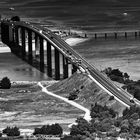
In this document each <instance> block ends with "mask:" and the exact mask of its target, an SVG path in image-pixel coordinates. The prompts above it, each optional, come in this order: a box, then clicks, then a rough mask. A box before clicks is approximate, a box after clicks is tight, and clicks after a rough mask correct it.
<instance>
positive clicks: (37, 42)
mask: <svg viewBox="0 0 140 140" xmlns="http://www.w3.org/2000/svg"><path fill="white" fill-rule="evenodd" d="M35 56H36V57H37V56H39V37H38V35H37V34H35Z"/></svg>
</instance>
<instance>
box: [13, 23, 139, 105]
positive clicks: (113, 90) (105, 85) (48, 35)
mask: <svg viewBox="0 0 140 140" xmlns="http://www.w3.org/2000/svg"><path fill="white" fill-rule="evenodd" d="M15 24H16V25H18V24H19V25H20V26H26V27H28V28H30V29H31V30H33V31H35V32H37V33H38V34H39V35H40V36H42V37H43V38H44V39H46V40H47V41H49V42H50V43H51V44H52V46H54V47H55V48H57V49H58V50H59V51H60V52H61V53H62V54H63V55H64V56H65V57H66V58H67V59H68V60H69V61H70V62H71V63H74V65H76V66H77V67H78V68H79V69H80V68H82V69H83V70H85V71H88V75H90V77H91V79H92V80H93V79H94V82H96V83H97V84H98V86H100V87H101V88H102V89H104V90H105V91H106V92H107V93H108V94H111V95H113V96H115V98H116V99H117V100H118V101H119V102H121V103H123V104H124V105H125V106H127V107H130V106H132V105H134V103H132V102H130V100H131V99H132V98H133V96H132V95H131V94H129V93H127V92H126V91H124V90H123V89H121V88H119V87H117V86H116V85H115V84H113V82H112V81H111V80H109V79H108V78H106V77H105V76H104V75H103V74H102V73H101V72H100V71H99V70H98V69H96V68H95V67H94V66H93V65H90V64H89V63H88V62H87V61H86V60H85V59H84V58H83V57H82V56H81V55H80V54H78V53H77V52H76V51H75V50H73V49H72V48H71V47H70V46H69V45H68V44H67V43H66V42H65V41H64V40H62V39H61V38H60V37H59V36H57V35H56V34H54V33H53V32H51V31H50V30H48V29H45V30H44V29H43V28H42V27H34V26H33V25H30V24H25V23H21V22H20V23H18V22H17V23H15ZM75 60H80V64H79V63H77V62H76V61H75ZM134 101H135V103H136V105H139V106H140V101H138V100H136V99H134Z"/></svg>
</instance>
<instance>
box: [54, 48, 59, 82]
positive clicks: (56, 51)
mask: <svg viewBox="0 0 140 140" xmlns="http://www.w3.org/2000/svg"><path fill="white" fill-rule="evenodd" d="M54 55H55V80H60V57H59V51H58V50H57V49H56V48H54Z"/></svg>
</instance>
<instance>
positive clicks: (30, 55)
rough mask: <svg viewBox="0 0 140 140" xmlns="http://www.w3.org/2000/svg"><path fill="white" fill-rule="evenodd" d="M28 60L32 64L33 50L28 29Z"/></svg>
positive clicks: (30, 33)
mask: <svg viewBox="0 0 140 140" xmlns="http://www.w3.org/2000/svg"><path fill="white" fill-rule="evenodd" d="M28 61H29V63H31V64H32V61H33V52H32V31H31V30H28Z"/></svg>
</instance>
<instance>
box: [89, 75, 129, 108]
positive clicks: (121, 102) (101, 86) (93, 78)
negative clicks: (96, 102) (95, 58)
mask: <svg viewBox="0 0 140 140" xmlns="http://www.w3.org/2000/svg"><path fill="white" fill-rule="evenodd" d="M88 77H89V78H90V79H92V80H93V81H94V82H95V83H96V84H97V85H98V86H99V87H101V88H102V89H103V90H104V91H106V92H107V93H108V94H109V95H111V96H114V98H115V99H116V100H117V101H119V102H120V103H122V104H123V105H125V106H126V107H128V108H130V106H129V105H127V104H126V103H124V102H123V101H121V100H120V99H119V98H117V97H116V96H115V95H113V94H112V93H111V92H110V91H108V90H107V89H106V88H105V87H103V86H102V85H101V84H100V83H99V82H98V81H96V80H95V79H94V78H93V77H92V76H91V75H88Z"/></svg>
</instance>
